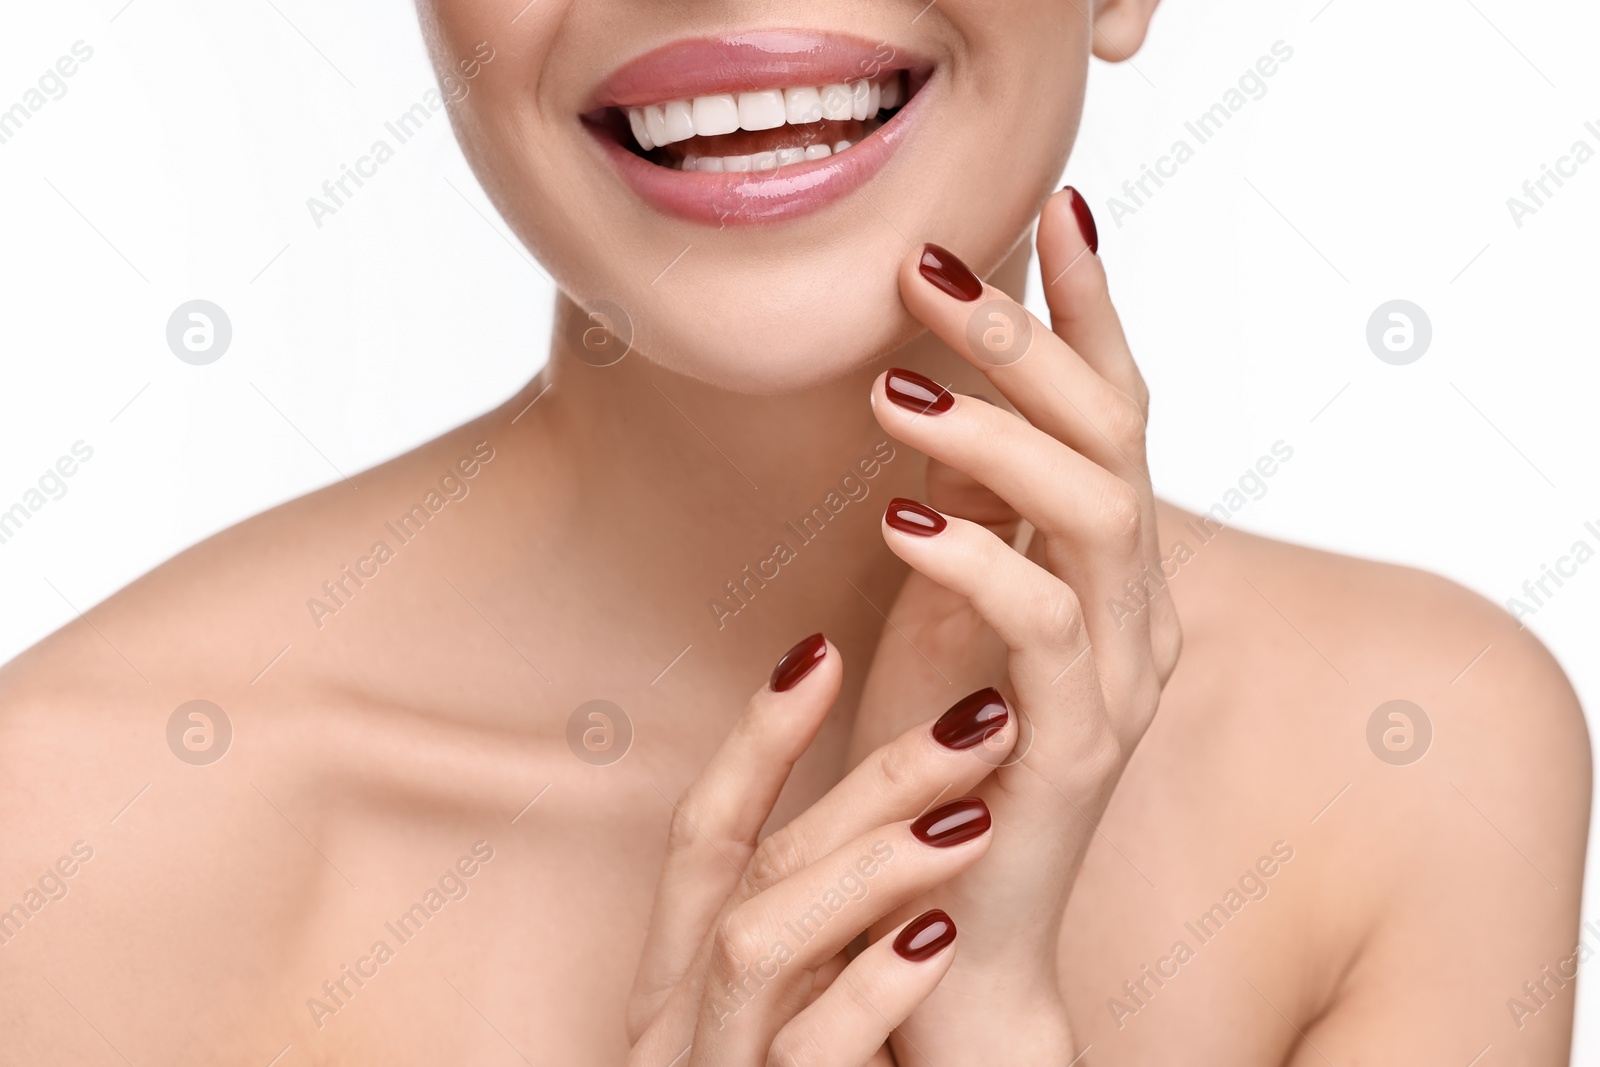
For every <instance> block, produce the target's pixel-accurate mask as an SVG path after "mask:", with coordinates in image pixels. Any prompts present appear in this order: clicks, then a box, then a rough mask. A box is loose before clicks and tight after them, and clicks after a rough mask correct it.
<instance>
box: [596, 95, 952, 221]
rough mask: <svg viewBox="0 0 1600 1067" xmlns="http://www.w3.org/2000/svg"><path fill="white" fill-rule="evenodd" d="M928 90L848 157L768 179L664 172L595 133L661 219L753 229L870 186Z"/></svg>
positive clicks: (797, 166)
mask: <svg viewBox="0 0 1600 1067" xmlns="http://www.w3.org/2000/svg"><path fill="white" fill-rule="evenodd" d="M927 88H928V86H927V85H926V84H925V85H923V86H922V87H921V88H920V89H919V90H918V92H917V93H916V94H915V95H913V96H912V97H911V99H910V100H907V101H906V103H905V106H903V107H902V108H901V109H900V110H899V111H897V112H895V114H894V116H893V117H892V118H890V119H889V121H888V122H885V123H884V124H883V125H882V126H880V127H878V129H876V130H874V131H873V132H872V134H871V135H869V136H867V137H864V138H862V140H861V141H859V142H858V143H856V144H854V145H851V146H850V147H849V148H848V149H846V150H845V151H843V152H841V153H839V154H838V155H836V156H829V157H828V158H827V159H818V160H815V161H813V162H810V163H792V164H790V165H789V166H787V167H780V168H779V169H777V170H775V171H772V172H771V173H769V174H758V173H754V172H751V173H735V174H727V173H724V174H715V173H708V172H701V171H692V170H674V169H672V168H671V167H659V166H657V165H655V164H654V163H651V162H650V161H649V160H647V159H642V158H640V157H639V156H637V155H635V154H634V153H632V152H630V151H628V149H626V148H624V147H623V146H622V145H620V144H618V143H617V142H616V141H614V140H612V139H611V138H609V137H606V136H604V135H603V134H600V133H598V132H596V131H591V133H594V136H595V140H596V141H598V142H599V144H600V147H601V148H602V149H603V150H604V151H605V153H606V155H607V156H609V157H610V158H611V161H612V162H613V163H614V164H615V165H616V167H617V170H619V171H620V172H621V173H622V177H623V180H624V181H626V182H627V183H628V185H629V186H631V187H632V188H633V191H634V192H635V193H637V194H639V196H640V197H641V198H642V199H643V200H644V201H645V202H646V203H648V204H650V205H651V206H653V207H655V208H656V209H657V210H658V211H662V212H665V213H666V214H668V215H676V216H677V217H678V218H681V219H687V220H689V221H690V222H698V223H704V224H707V225H712V226H718V227H722V226H749V225H755V224H759V223H768V222H782V221H784V220H786V219H793V218H799V217H800V216H802V215H808V214H810V213H811V212H813V211H820V210H821V209H823V208H825V207H827V206H828V205H829V204H832V203H833V202H834V201H836V200H840V199H842V198H844V197H846V196H848V195H850V194H851V193H853V192H855V191H856V190H857V189H860V188H861V187H862V186H864V185H866V184H867V183H868V182H869V181H871V180H872V179H873V178H874V177H875V176H876V175H877V173H878V172H879V171H880V170H882V169H883V168H884V166H885V165H886V164H887V163H888V162H889V159H890V157H891V156H893V155H894V153H895V150H896V149H898V148H899V147H900V145H901V144H902V143H903V142H904V141H905V138H906V131H907V130H908V129H909V128H910V120H911V119H912V118H913V117H914V116H915V114H916V112H917V110H918V105H919V103H920V101H921V100H922V98H923V96H924V94H925V93H926V90H927Z"/></svg>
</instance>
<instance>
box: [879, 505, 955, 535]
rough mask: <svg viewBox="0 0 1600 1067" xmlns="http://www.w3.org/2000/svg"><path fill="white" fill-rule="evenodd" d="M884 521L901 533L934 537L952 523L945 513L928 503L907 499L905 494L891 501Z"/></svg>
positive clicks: (884, 515)
mask: <svg viewBox="0 0 1600 1067" xmlns="http://www.w3.org/2000/svg"><path fill="white" fill-rule="evenodd" d="M883 521H884V522H886V523H888V524H889V525H890V526H891V527H893V528H894V529H896V530H899V531H900V532H901V533H908V534H916V535H917V536H918V537H932V536H933V535H934V534H936V533H939V532H941V531H942V530H943V529H944V528H945V527H946V526H949V525H950V524H949V523H948V522H946V521H945V520H944V516H943V515H941V514H939V513H938V512H937V511H934V510H933V509H932V508H930V507H929V506H928V505H926V504H919V503H917V502H916V501H915V500H907V499H906V498H905V497H903V496H897V497H895V498H894V499H893V500H891V501H889V508H888V510H887V511H885V512H884V513H883Z"/></svg>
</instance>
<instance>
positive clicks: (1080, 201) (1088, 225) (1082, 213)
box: [1063, 185, 1100, 252]
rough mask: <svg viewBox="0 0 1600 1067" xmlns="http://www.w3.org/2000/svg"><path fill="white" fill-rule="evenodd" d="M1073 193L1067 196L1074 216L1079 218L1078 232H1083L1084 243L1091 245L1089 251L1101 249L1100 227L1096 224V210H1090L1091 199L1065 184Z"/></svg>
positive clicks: (1068, 190) (1069, 191)
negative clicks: (1088, 199)
mask: <svg viewBox="0 0 1600 1067" xmlns="http://www.w3.org/2000/svg"><path fill="white" fill-rule="evenodd" d="M1063 188H1065V189H1066V191H1067V192H1068V193H1070V194H1071V195H1070V196H1069V197H1068V198H1067V200H1068V202H1069V203H1070V204H1071V205H1072V214H1073V217H1074V218H1076V219H1077V220H1078V232H1079V233H1081V234H1083V243H1084V244H1086V245H1088V246H1089V251H1091V252H1099V251H1100V229H1099V227H1097V226H1095V224H1094V212H1092V211H1090V210H1089V201H1087V200H1085V199H1084V198H1083V194H1082V193H1080V192H1078V190H1076V189H1074V188H1073V187H1072V186H1070V185H1067V186H1063Z"/></svg>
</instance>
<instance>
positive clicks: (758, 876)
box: [745, 829, 806, 889]
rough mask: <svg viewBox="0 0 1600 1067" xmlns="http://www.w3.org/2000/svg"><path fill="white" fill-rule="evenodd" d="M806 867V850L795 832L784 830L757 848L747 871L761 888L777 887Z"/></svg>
mask: <svg viewBox="0 0 1600 1067" xmlns="http://www.w3.org/2000/svg"><path fill="white" fill-rule="evenodd" d="M805 865H806V856H805V848H804V846H803V845H802V844H801V843H800V841H799V840H798V839H797V838H796V836H795V834H794V833H793V831H791V830H788V829H782V830H779V831H777V832H776V833H774V834H772V835H771V836H770V837H768V838H767V839H766V840H765V841H763V842H761V844H760V845H758V846H757V847H756V851H755V855H753V856H751V857H750V866H749V868H748V869H747V870H746V871H745V873H746V874H747V875H749V877H750V880H751V881H752V882H754V883H755V884H756V885H757V886H758V887H759V888H762V889H765V888H767V887H768V886H771V885H776V884H777V883H778V882H781V881H783V880H784V879H785V878H787V877H789V876H790V875H791V874H794V873H795V872H796V871H798V870H801V869H802V868H804V867H805Z"/></svg>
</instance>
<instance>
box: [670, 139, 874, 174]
mask: <svg viewBox="0 0 1600 1067" xmlns="http://www.w3.org/2000/svg"><path fill="white" fill-rule="evenodd" d="M849 147H850V142H849V141H840V142H839V143H838V144H836V145H834V146H833V147H832V148H829V147H828V146H827V145H825V144H814V145H810V146H808V147H806V148H780V149H778V150H777V151H776V152H757V153H756V154H755V155H753V156H685V157H684V159H683V162H682V164H680V166H681V168H682V169H683V170H695V171H700V172H701V173H703V174H722V173H725V172H737V173H741V174H743V173H748V172H750V171H756V172H761V171H773V170H777V169H778V168H779V167H788V166H793V165H794V164H796V163H809V162H811V161H813V160H818V159H827V158H828V157H829V156H831V155H834V154H836V153H838V152H843V151H844V150H845V149H847V148H849Z"/></svg>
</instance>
